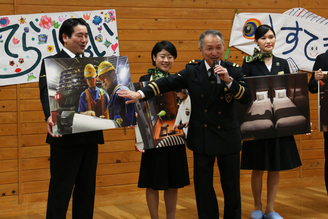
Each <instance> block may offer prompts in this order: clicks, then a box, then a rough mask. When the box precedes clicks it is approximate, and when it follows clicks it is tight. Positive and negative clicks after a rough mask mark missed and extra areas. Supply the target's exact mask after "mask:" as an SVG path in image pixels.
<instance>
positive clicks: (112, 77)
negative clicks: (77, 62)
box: [98, 61, 135, 127]
mask: <svg viewBox="0 0 328 219" xmlns="http://www.w3.org/2000/svg"><path fill="white" fill-rule="evenodd" d="M98 79H99V80H100V81H101V83H102V85H103V87H104V88H105V89H107V93H108V95H109V96H110V98H109V106H108V111H109V119H111V120H114V121H115V122H116V123H117V125H118V127H124V126H131V125H133V124H134V123H135V122H134V121H135V115H134V104H125V102H126V101H127V100H128V99H127V98H123V97H119V96H118V95H117V94H116V92H117V91H118V90H130V89H129V88H128V87H127V86H125V85H123V84H120V83H119V81H118V79H117V73H116V69H115V68H114V66H113V64H112V63H110V62H109V61H103V62H101V63H100V64H99V66H98Z"/></svg>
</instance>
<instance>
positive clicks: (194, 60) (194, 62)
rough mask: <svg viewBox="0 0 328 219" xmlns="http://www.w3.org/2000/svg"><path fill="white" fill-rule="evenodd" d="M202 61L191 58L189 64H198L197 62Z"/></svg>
mask: <svg viewBox="0 0 328 219" xmlns="http://www.w3.org/2000/svg"><path fill="white" fill-rule="evenodd" d="M200 61H201V60H198V59H193V60H191V61H190V62H189V63H188V64H189V65H196V64H198V63H199V62H200Z"/></svg>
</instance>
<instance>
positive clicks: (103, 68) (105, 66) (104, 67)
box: [98, 61, 116, 79]
mask: <svg viewBox="0 0 328 219" xmlns="http://www.w3.org/2000/svg"><path fill="white" fill-rule="evenodd" d="M112 70H114V72H116V69H115V68H114V66H113V65H112V63H110V62H108V61H103V62H101V63H100V64H99V66H98V79H99V76H100V75H102V74H104V73H107V72H110V71H112Z"/></svg>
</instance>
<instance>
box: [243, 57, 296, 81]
mask: <svg viewBox="0 0 328 219" xmlns="http://www.w3.org/2000/svg"><path fill="white" fill-rule="evenodd" d="M242 68H243V73H244V76H245V77H254V76H265V75H277V74H279V73H282V72H283V73H284V74H289V73H290V70H289V65H288V62H287V61H286V60H285V59H282V58H278V57H275V56H273V58H272V67H271V71H269V70H268V68H267V67H266V66H265V64H264V62H261V61H254V62H245V60H244V63H243V67H242Z"/></svg>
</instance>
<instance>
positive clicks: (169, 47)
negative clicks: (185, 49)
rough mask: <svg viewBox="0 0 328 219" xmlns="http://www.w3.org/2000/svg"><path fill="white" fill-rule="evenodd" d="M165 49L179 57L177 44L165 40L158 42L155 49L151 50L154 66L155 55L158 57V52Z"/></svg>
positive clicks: (154, 64)
mask: <svg viewBox="0 0 328 219" xmlns="http://www.w3.org/2000/svg"><path fill="white" fill-rule="evenodd" d="M163 49H165V50H166V51H168V52H169V53H170V54H171V55H172V56H173V57H174V59H176V58H177V56H178V53H177V49H176V48H175V46H174V45H173V44H172V43H171V42H169V41H165V40H163V41H160V42H158V43H156V44H155V46H154V48H153V50H152V51H151V60H152V63H153V66H156V63H155V61H154V59H153V56H155V57H156V55H157V53H159V52H160V51H162V50H163Z"/></svg>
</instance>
